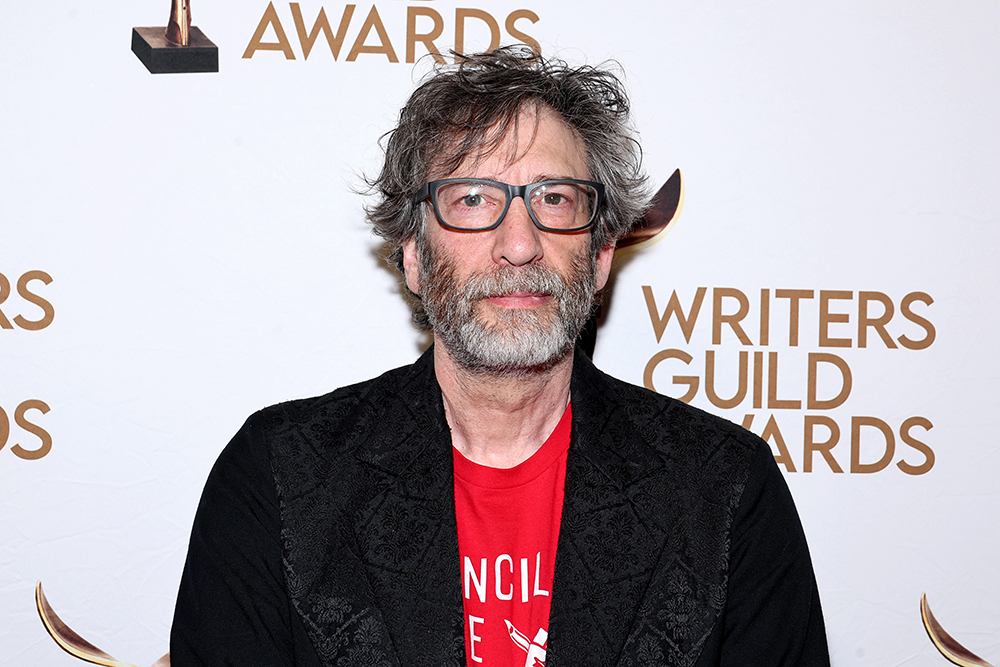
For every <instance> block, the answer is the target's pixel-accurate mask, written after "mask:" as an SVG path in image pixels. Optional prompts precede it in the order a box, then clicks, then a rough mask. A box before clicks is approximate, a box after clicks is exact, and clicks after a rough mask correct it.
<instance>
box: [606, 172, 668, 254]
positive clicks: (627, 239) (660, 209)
mask: <svg viewBox="0 0 1000 667" xmlns="http://www.w3.org/2000/svg"><path fill="white" fill-rule="evenodd" d="M683 207H684V179H683V178H682V177H681V170H680V169H675V170H674V173H673V174H671V175H670V178H668V179H667V182H666V183H664V184H663V187H661V188H660V189H659V190H658V191H657V192H656V194H655V195H654V196H653V201H652V204H651V205H650V207H649V210H648V211H646V215H644V216H642V219H640V220H639V222H638V223H637V224H636V225H635V227H633V228H632V229H631V230H630V231H629V233H628V234H626V235H625V236H624V237H623V238H621V239H620V240H619V241H618V245H617V246H616V247H615V254H616V255H619V256H621V255H624V254H626V253H631V252H636V251H637V250H642V249H643V248H648V247H649V246H651V245H653V244H654V243H657V242H658V241H660V240H662V239H663V237H665V236H666V235H667V233H669V232H670V230H671V229H673V228H674V225H675V224H677V219H678V218H679V217H680V215H681V209H682V208H683Z"/></svg>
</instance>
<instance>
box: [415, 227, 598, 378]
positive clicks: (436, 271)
mask: <svg viewBox="0 0 1000 667" xmlns="http://www.w3.org/2000/svg"><path fill="white" fill-rule="evenodd" d="M423 245H424V248H422V251H421V252H420V291H421V301H422V302H423V306H424V310H425V311H426V312H427V317H428V320H429V321H430V324H431V327H432V328H433V329H434V334H435V336H436V337H438V338H439V339H440V340H441V342H442V343H443V344H444V346H445V347H446V348H447V349H448V351H449V352H450V353H451V355H452V357H453V358H454V360H455V361H456V362H457V363H458V364H459V365H460V366H462V367H464V368H466V369H467V370H470V371H473V372H481V373H489V374H494V375H524V374H527V373H531V372H537V371H540V370H544V369H546V368H550V367H551V366H552V365H554V364H555V363H556V362H558V361H561V360H562V359H564V358H565V357H566V356H567V355H568V354H569V353H570V352H572V350H573V345H574V343H575V342H576V338H577V336H578V335H579V334H580V330H581V329H582V328H583V325H584V324H586V322H587V318H588V317H590V313H591V311H592V309H593V307H594V298H595V296H594V295H595V291H596V289H595V288H596V269H597V263H596V260H595V258H593V257H592V256H590V255H589V254H587V252H586V251H585V252H584V253H581V254H580V255H577V256H576V257H574V258H573V261H572V264H571V266H570V274H569V275H568V276H566V277H565V278H564V277H563V276H562V275H561V274H560V273H559V272H558V271H557V270H555V269H553V268H548V267H543V266H539V265H537V264H529V265H526V266H521V267H513V266H508V267H496V268H494V269H492V270H490V271H488V272H484V273H479V274H475V275H472V276H470V277H469V278H468V279H467V280H466V281H465V282H464V283H463V282H460V281H459V279H458V277H457V275H456V271H455V263H454V261H453V260H452V259H451V257H448V256H446V255H440V256H439V255H437V254H435V253H434V252H432V251H431V250H430V248H429V247H428V246H429V244H427V243H426V242H425V243H424V244H423ZM512 292H536V293H543V294H548V295H549V296H550V297H551V300H550V301H549V304H548V305H547V306H546V307H544V308H532V309H506V308H496V309H492V312H493V314H494V316H495V318H496V321H495V322H485V321H484V320H483V315H482V314H481V313H477V312H476V310H477V306H478V303H479V301H480V300H481V299H484V298H488V297H493V296H500V295H503V294H510V293H512Z"/></svg>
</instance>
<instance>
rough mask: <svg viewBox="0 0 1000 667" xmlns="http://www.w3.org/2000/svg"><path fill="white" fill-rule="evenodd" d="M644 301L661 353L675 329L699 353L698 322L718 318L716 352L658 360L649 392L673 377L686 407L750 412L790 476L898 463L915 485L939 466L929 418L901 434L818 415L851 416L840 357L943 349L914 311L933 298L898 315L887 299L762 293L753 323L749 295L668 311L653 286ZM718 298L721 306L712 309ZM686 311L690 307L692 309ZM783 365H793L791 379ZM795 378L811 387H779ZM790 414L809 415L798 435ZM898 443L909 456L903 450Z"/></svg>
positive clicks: (726, 294)
mask: <svg viewBox="0 0 1000 667" xmlns="http://www.w3.org/2000/svg"><path fill="white" fill-rule="evenodd" d="M642 292H643V297H644V298H645V301H646V308H647V311H648V313H649V319H650V323H651V325H652V328H653V334H654V336H655V338H656V342H657V343H659V342H660V341H661V340H662V339H663V336H664V334H665V332H666V331H667V329H668V325H669V323H670V322H671V321H675V322H676V327H677V328H678V329H679V333H680V335H681V336H683V338H684V342H685V343H687V344H689V345H690V344H692V337H693V336H694V334H695V329H696V326H697V324H698V322H699V321H702V322H705V321H707V320H706V318H705V317H701V319H700V320H699V317H700V316H701V315H702V313H703V312H704V311H705V310H709V309H710V310H711V315H710V318H709V319H710V320H711V322H710V324H711V332H708V331H705V332H703V335H702V339H705V338H706V337H707V334H709V333H710V336H711V337H710V345H711V347H710V348H708V349H705V350H704V352H703V354H702V353H701V352H698V353H696V354H691V353H689V352H688V351H686V350H683V349H677V348H670V349H665V350H659V351H657V352H656V353H654V354H653V355H652V356H651V357H650V359H649V361H648V362H647V363H646V367H645V370H644V372H643V384H644V385H645V386H646V387H647V388H649V389H653V390H654V391H655V390H656V387H655V384H654V383H655V382H656V377H657V376H659V375H662V374H663V373H664V372H668V371H666V369H673V370H672V373H673V374H672V375H671V382H672V384H674V385H676V386H680V387H684V388H685V392H684V394H683V395H682V396H679V397H678V398H679V399H680V400H682V401H684V402H690V401H692V400H693V399H694V398H695V397H696V396H698V394H699V392H704V396H705V398H706V399H707V400H708V401H709V403H711V404H712V405H713V406H715V407H716V408H720V409H723V410H734V409H741V410H743V411H744V414H743V417H742V420H741V421H742V424H743V427H744V428H747V429H752V428H754V427H756V428H755V430H756V429H763V430H761V431H759V435H760V436H761V437H763V438H764V440H767V441H768V442H770V443H771V445H772V446H773V447H774V448H775V450H776V451H777V453H776V455H775V460H777V461H778V463H780V464H782V465H783V466H785V469H786V470H787V471H788V472H798V471H799V469H800V467H799V466H801V470H802V472H812V471H813V461H814V460H815V459H816V455H818V456H819V458H820V460H821V461H822V462H823V463H825V464H826V467H827V468H828V469H829V470H831V471H833V472H835V473H842V472H845V467H846V471H849V472H851V473H875V472H881V471H882V470H885V469H887V468H888V467H889V464H890V463H892V462H893V460H896V467H897V468H899V469H900V470H902V471H903V472H904V473H907V474H910V475H922V474H924V473H927V472H928V471H930V469H931V468H932V467H933V466H934V459H935V457H934V451H933V450H932V449H931V447H930V446H928V445H927V443H925V442H924V441H923V440H921V439H920V438H923V437H924V436H922V435H920V432H921V431H923V432H927V431H930V430H931V429H932V428H933V424H932V423H931V421H930V420H929V419H927V418H926V417H922V416H910V417H907V418H905V419H903V420H901V421H900V422H899V423H898V425H897V426H893V425H892V424H890V423H889V422H888V421H886V420H883V419H880V418H878V417H875V416H872V415H867V414H861V415H858V414H854V415H852V416H850V417H849V418H848V419H846V420H845V419H844V418H841V417H839V415H838V418H840V421H838V420H837V419H835V418H834V417H832V416H830V415H829V414H815V413H816V412H821V411H829V410H834V409H835V408H840V407H841V406H843V405H844V404H845V403H846V402H847V401H848V399H849V398H850V396H851V392H852V390H853V388H854V386H855V385H854V383H855V375H854V373H853V372H852V371H851V366H850V364H849V363H848V360H847V359H846V358H845V356H846V354H847V353H844V352H839V350H838V353H837V354H834V353H833V352H832V350H831V349H830V348H840V349H849V348H856V349H858V350H861V349H867V350H872V349H873V348H884V349H887V350H900V349H905V350H912V351H920V350H925V349H927V348H929V347H930V346H931V345H932V344H933V343H934V340H935V339H936V337H937V330H936V329H935V327H934V325H933V323H932V322H931V321H930V320H929V319H927V318H926V317H925V316H924V315H922V314H921V312H922V309H920V308H917V309H916V310H915V308H914V305H915V304H923V305H924V306H930V305H931V304H933V303H934V299H933V298H931V296H930V295H929V294H926V293H924V292H910V293H908V294H906V295H905V296H903V297H902V298H901V299H900V300H899V301H898V305H897V302H896V301H894V300H893V299H892V298H890V297H889V296H888V295H887V294H885V293H884V292H879V291H859V292H857V294H856V295H855V293H854V292H852V291H846V290H819V291H818V296H819V298H818V299H817V298H816V297H817V291H816V290H806V289H770V288H764V289H761V290H760V292H759V293H760V298H759V300H758V301H757V304H756V305H757V313H755V314H753V316H751V315H752V308H751V300H750V298H749V296H748V295H747V292H744V291H743V290H739V289H736V288H732V287H715V288H712V289H711V290H709V288H707V287H699V288H697V289H696V290H695V293H694V295H693V297H691V298H690V299H689V300H687V299H685V300H684V301H683V302H682V299H681V298H680V297H679V296H678V294H677V291H676V290H674V291H673V292H672V293H671V295H670V298H669V299H668V300H667V303H666V306H665V307H663V309H662V310H661V308H660V306H661V305H662V303H663V302H662V299H661V300H660V302H659V304H658V303H657V299H656V295H655V294H654V291H653V288H652V287H651V286H649V285H643V286H642ZM710 292H711V306H709V307H707V308H703V306H705V301H706V296H707V295H708V294H709V293H710ZM772 300H773V302H774V307H773V308H772ZM848 302H850V303H848ZM685 303H686V304H689V305H688V306H687V308H686V309H685V306H684V304H685ZM918 311H920V312H918ZM779 313H782V314H779ZM873 313H874V314H873ZM702 328H704V327H702ZM786 332H787V333H786ZM813 336H815V338H813ZM807 339H808V340H809V341H810V342H813V341H814V342H813V344H814V345H815V346H816V347H817V348H826V349H822V350H820V349H816V350H813V351H808V350H802V349H801V342H802V341H805V340H807ZM735 343H738V345H739V346H742V347H754V346H756V347H762V348H775V347H779V346H780V347H781V348H782V349H781V351H780V353H779V351H778V350H776V349H768V350H762V349H755V350H745V349H744V350H732V349H731V347H730V346H731V345H733V344H735ZM717 346H718V347H717ZM713 348H716V349H713ZM751 352H752V354H751ZM779 360H781V361H783V362H784V363H782V364H781V368H782V369H783V370H782V371H779ZM720 369H721V370H720ZM789 369H792V370H799V371H800V372H799V374H798V376H797V377H801V376H803V375H804V378H805V382H804V384H801V383H800V385H798V386H795V387H793V388H792V389H789V387H788V386H787V379H786V381H784V382H782V383H781V385H782V386H781V388H779V379H780V378H782V377H786V376H787V373H788V371H789ZM803 370H804V371H805V372H804V374H803V373H802V372H801V371H803ZM720 388H722V389H720ZM765 409H766V410H769V411H777V412H771V413H769V414H765V415H761V416H760V418H758V415H756V414H755V413H753V412H750V411H751V410H754V411H756V410H765ZM788 411H805V412H808V413H806V414H802V415H801V421H800V422H799V423H798V424H797V425H789V423H788V422H789V417H788ZM809 413H811V414H809ZM792 432H799V433H801V434H802V448H801V450H800V451H801V452H802V455H801V458H796V457H793V455H792V453H791V452H792V450H791V449H790V448H789V446H788V441H787V440H786V434H789V433H792ZM842 433H844V434H846V433H850V437H849V441H850V445H849V450H850V451H849V453H847V452H845V448H844V447H840V448H839V449H837V452H838V455H839V457H840V461H838V456H835V455H834V452H833V450H834V448H835V447H836V446H837V445H838V444H839V443H840V442H842V441H844V442H847V440H848V438H847V437H846V435H845V437H843V438H842V436H841V434H842ZM897 442H898V443H901V444H902V445H903V447H899V448H897ZM845 455H846V456H845ZM914 457H917V458H916V459H915V458H914ZM847 458H849V461H848V460H847ZM897 459H898V460H897ZM797 460H798V461H799V463H798V465H797V464H796V461H797Z"/></svg>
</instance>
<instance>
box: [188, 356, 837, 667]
mask: <svg viewBox="0 0 1000 667" xmlns="http://www.w3.org/2000/svg"><path fill="white" fill-rule="evenodd" d="M571 394H572V401H573V429H572V435H571V441H570V442H571V444H570V450H569V458H568V462H567V472H566V489H565V500H564V506H563V516H562V524H561V528H560V534H559V543H558V545H559V546H558V550H557V553H556V566H555V578H554V582H553V589H552V606H551V615H550V623H549V628H548V645H547V652H546V665H547V667H579V666H583V665H618V666H620V667H626V666H631V665H720V664H721V665H754V666H755V667H757V666H761V665H827V664H829V659H828V657H827V648H826V637H825V633H824V628H823V620H822V614H821V611H820V605H819V598H818V596H817V593H816V584H815V580H814V578H813V573H812V567H811V565H810V562H809V555H808V550H807V547H806V543H805V538H804V536H803V534H802V529H801V527H800V525H799V520H798V517H797V515H796V513H795V508H794V506H793V504H792V500H791V497H790V496H789V494H788V490H787V488H786V486H785V484H784V480H783V479H782V477H781V475H780V473H779V472H778V470H777V466H776V465H775V463H774V459H773V457H772V455H771V452H770V449H769V447H768V446H767V445H766V443H764V442H762V441H761V440H760V439H759V438H757V437H756V436H754V435H752V434H750V433H749V432H747V431H745V430H743V429H741V428H739V427H737V426H735V425H733V424H730V423H729V422H726V421H724V420H721V419H719V418H717V417H714V416H711V415H709V414H707V413H704V412H702V411H700V410H697V409H695V408H692V407H690V406H687V405H685V404H683V403H680V402H678V401H676V400H673V399H671V398H667V397H664V396H660V395H658V394H655V393H653V392H649V391H646V390H645V389H641V388H638V387H635V386H632V385H629V384H625V383H623V382H620V381H618V380H615V379H614V378H611V377H609V376H607V375H605V374H603V373H601V372H600V371H598V370H597V369H596V368H595V367H594V366H593V365H592V364H591V363H590V361H589V360H588V359H586V358H585V357H584V355H583V354H581V353H579V352H578V353H577V355H576V361H575V364H574V369H573V380H572V385H571ZM463 633H464V629H463V613H462V597H461V573H460V563H459V555H458V538H457V532H456V526H455V503H454V493H453V479H452V452H451V440H450V434H449V430H448V426H447V422H446V420H445V417H444V410H443V407H442V403H441V392H440V389H439V387H438V385H437V382H436V379H435V377H434V365H433V358H432V355H431V353H430V352H428V353H427V354H425V355H424V356H423V357H421V358H420V359H419V360H418V361H417V363H415V364H414V365H413V366H408V367H403V368H399V369H396V370H393V371H390V372H388V373H386V374H384V375H382V376H380V377H378V378H376V379H374V380H371V381H368V382H365V383H362V384H358V385H354V386H351V387H345V388H342V389H339V390H337V391H335V392H333V393H331V394H327V395H326V396H322V397H319V398H314V399H308V400H302V401H295V402H291V403H286V404H282V405H278V406H274V407H271V408H268V409H266V410H263V411H261V412H259V413H257V414H256V415H254V416H253V417H251V418H250V419H249V420H248V422H247V424H246V425H245V426H244V428H243V429H242V430H241V431H240V433H239V434H238V435H237V436H236V438H234V440H233V441H232V442H231V443H230V445H229V446H228V447H227V448H226V451H225V452H224V453H223V454H222V456H221V457H220V459H219V462H218V463H217V464H216V467H215V468H214V469H213V472H212V475H211V477H210V478H209V481H208V484H207V485H206V489H205V494H204V496H203V498H202V503H201V506H200V507H199V510H198V516H197V518H196V520H195V526H194V530H193V533H192V539H191V545H190V551H189V554H188V561H187V563H186V565H185V571H184V576H183V580H182V583H181V589H180V594H179V597H178V602H177V608H176V612H175V618H174V626H173V629H172V633H171V653H172V655H171V658H172V664H173V666H174V667H185V666H186V665H211V666H212V667H220V666H222V665H229V664H231V665H238V666H239V667H247V666H248V665H292V664H297V665H310V666H312V665H365V666H367V665H414V666H428V667H430V666H434V667H436V666H439V665H456V666H458V665H464V661H465V649H464V636H463ZM485 667H489V666H485Z"/></svg>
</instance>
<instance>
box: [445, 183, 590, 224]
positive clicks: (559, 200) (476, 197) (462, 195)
mask: <svg viewBox="0 0 1000 667" xmlns="http://www.w3.org/2000/svg"><path fill="white" fill-rule="evenodd" d="M526 194H527V197H526V200H527V205H528V207H529V209H530V210H531V212H532V213H533V214H534V215H535V218H537V220H538V222H540V223H541V224H542V225H544V226H545V227H551V228H552V229H575V228H578V227H584V226H586V225H587V224H588V223H589V222H590V220H591V218H592V217H593V215H594V209H595V207H596V206H597V191H596V190H595V189H594V188H593V187H591V186H588V185H582V184H579V183H563V182H559V181H549V182H547V183H542V184H540V185H538V186H536V187H535V188H533V189H532V190H530V191H529V192H528V193H526ZM437 205H438V210H439V212H440V214H441V217H442V221H443V222H445V223H446V224H448V225H451V226H452V227H457V228H459V229H483V228H486V227H489V226H491V225H492V224H493V223H495V222H497V221H498V220H499V219H500V216H502V215H503V212H504V208H505V207H506V206H507V192H506V191H505V190H504V189H503V188H499V187H497V186H495V185H491V184H489V183H483V182H481V181H479V182H477V181H459V182H454V183H445V184H442V185H441V186H440V187H439V188H438V191H437Z"/></svg>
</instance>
